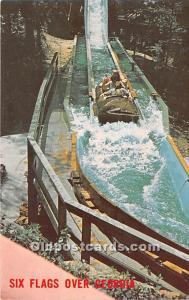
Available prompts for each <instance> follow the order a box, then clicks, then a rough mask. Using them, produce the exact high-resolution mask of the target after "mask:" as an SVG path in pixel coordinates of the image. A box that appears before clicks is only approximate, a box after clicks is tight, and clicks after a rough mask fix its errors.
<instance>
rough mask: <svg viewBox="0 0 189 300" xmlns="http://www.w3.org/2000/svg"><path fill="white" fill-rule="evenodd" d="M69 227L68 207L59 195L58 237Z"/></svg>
mask: <svg viewBox="0 0 189 300" xmlns="http://www.w3.org/2000/svg"><path fill="white" fill-rule="evenodd" d="M66 227H67V214H66V205H65V203H64V202H63V201H62V199H61V198H60V196H59V195H58V235H60V232H61V230H63V229H65V228H66Z"/></svg>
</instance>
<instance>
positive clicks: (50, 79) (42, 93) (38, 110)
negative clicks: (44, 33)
mask: <svg viewBox="0 0 189 300" xmlns="http://www.w3.org/2000/svg"><path fill="white" fill-rule="evenodd" d="M57 70H58V52H55V54H54V56H53V59H52V61H51V64H50V67H49V69H48V71H47V73H46V75H45V78H44V79H43V82H42V84H41V87H40V90H39V93H38V97H37V101H36V105H35V109H34V113H33V117H32V121H31V125H30V129H29V136H31V137H33V138H34V139H35V140H36V141H38V139H39V136H40V134H41V130H42V126H43V121H44V112H45V108H46V104H47V99H48V97H49V94H50V92H51V89H52V86H53V83H54V80H55V76H56V74H57Z"/></svg>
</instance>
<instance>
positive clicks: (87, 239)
mask: <svg viewBox="0 0 189 300" xmlns="http://www.w3.org/2000/svg"><path fill="white" fill-rule="evenodd" d="M82 243H84V247H86V245H88V244H90V243H91V222H90V220H89V219H87V218H86V217H83V219H82ZM81 259H82V260H85V261H86V263H88V264H90V251H86V248H85V250H83V251H82V252H81Z"/></svg>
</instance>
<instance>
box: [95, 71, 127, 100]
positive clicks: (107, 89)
mask: <svg viewBox="0 0 189 300" xmlns="http://www.w3.org/2000/svg"><path fill="white" fill-rule="evenodd" d="M100 85H101V88H102V94H101V95H100V96H105V97H106V96H119V97H123V98H126V99H128V100H131V101H132V96H131V93H130V91H129V89H128V88H127V79H123V80H121V76H120V73H119V71H118V70H113V73H112V76H111V77H110V76H108V75H107V74H106V75H105V77H104V78H103V80H102V82H101V84H100Z"/></svg>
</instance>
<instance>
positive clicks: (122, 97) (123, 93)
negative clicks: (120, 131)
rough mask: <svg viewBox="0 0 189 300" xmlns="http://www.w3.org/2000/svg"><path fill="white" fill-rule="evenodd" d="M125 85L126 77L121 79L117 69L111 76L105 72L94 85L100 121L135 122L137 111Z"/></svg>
mask: <svg viewBox="0 0 189 300" xmlns="http://www.w3.org/2000/svg"><path fill="white" fill-rule="evenodd" d="M133 100H134V99H133V97H132V96H131V92H130V90H129V88H128V87H127V79H126V78H125V79H123V80H121V76H120V73H119V71H118V70H113V73H112V76H111V77H109V76H108V75H107V74H106V75H105V77H104V78H103V80H102V82H101V83H100V84H99V85H98V86H97V87H96V102H97V103H96V105H97V111H98V119H99V121H100V123H102V124H103V123H106V122H117V121H124V122H130V121H133V122H137V121H138V117H139V115H138V111H137V108H136V105H135V104H134V102H133Z"/></svg>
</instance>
